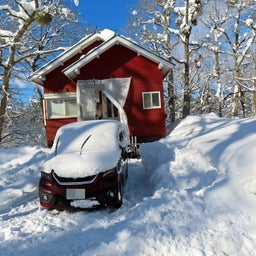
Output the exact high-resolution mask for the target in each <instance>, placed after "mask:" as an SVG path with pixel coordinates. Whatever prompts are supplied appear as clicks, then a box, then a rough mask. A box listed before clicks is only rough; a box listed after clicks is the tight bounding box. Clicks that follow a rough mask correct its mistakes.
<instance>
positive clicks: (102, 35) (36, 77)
mask: <svg viewBox="0 0 256 256" xmlns="http://www.w3.org/2000/svg"><path fill="white" fill-rule="evenodd" d="M114 35H115V32H114V31H112V30H110V29H103V30H102V31H99V32H94V33H92V34H89V35H86V36H85V37H84V38H82V39H81V40H80V41H78V42H77V43H76V44H74V45H73V46H71V47H69V48H68V49H67V50H65V51H64V52H62V53H60V54H59V55H58V56H57V57H56V58H54V59H53V60H51V61H49V62H48V63H46V64H45V65H43V66H42V67H41V68H39V69H37V70H36V71H35V72H33V73H32V74H31V75H30V76H29V77H28V79H29V80H30V81H32V82H36V83H38V84H42V81H43V79H42V78H40V76H42V75H45V74H48V73H50V72H51V71H52V70H53V69H54V68H55V67H57V66H58V65H59V62H65V61H66V60H67V58H68V57H69V56H70V55H72V54H73V55H72V56H74V54H76V53H77V49H79V47H83V46H84V45H88V44H90V43H91V42H93V40H97V39H101V40H103V41H106V40H109V39H110V38H111V37H113V36H114ZM72 51H73V52H72ZM70 52H71V54H68V53H70Z"/></svg>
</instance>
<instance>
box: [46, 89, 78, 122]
mask: <svg viewBox="0 0 256 256" xmlns="http://www.w3.org/2000/svg"><path fill="white" fill-rule="evenodd" d="M45 100H46V106H47V116H48V118H49V119H54V118H70V117H76V116H77V102H76V95H74V93H72V94H71V93H70V94H51V95H45Z"/></svg>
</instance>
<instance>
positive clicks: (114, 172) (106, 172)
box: [102, 168, 116, 178]
mask: <svg viewBox="0 0 256 256" xmlns="http://www.w3.org/2000/svg"><path fill="white" fill-rule="evenodd" d="M115 174H116V168H113V169H110V170H107V171H105V172H104V173H103V175H102V178H106V177H109V176H112V175H115Z"/></svg>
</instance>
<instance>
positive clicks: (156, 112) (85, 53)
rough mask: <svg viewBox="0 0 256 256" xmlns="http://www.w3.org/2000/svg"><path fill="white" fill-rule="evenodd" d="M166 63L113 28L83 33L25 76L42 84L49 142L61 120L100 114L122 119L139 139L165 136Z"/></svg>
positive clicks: (167, 70) (144, 139) (96, 117)
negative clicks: (51, 58) (164, 83)
mask: <svg viewBox="0 0 256 256" xmlns="http://www.w3.org/2000/svg"><path fill="white" fill-rule="evenodd" d="M171 68H172V63H171V62H169V61H168V60H166V59H164V58H162V57H160V56H158V55H156V54H154V53H153V52H151V51H148V50H146V49H145V48H143V47H141V46H139V45H138V44H136V43H135V42H133V41H131V40H129V39H127V38H125V37H123V36H120V35H116V34H115V33H114V32H113V31H110V30H103V31H101V32H98V33H95V34H91V35H89V36H87V37H85V38H83V39H82V40H81V41H79V42H78V43H77V44H75V45H74V46H72V47H71V48H69V49H68V50H66V51H65V52H63V53H62V54H60V55H59V56H58V57H57V58H55V59H54V60H52V61H51V62H49V63H47V64H46V65H45V66H43V67H42V68H40V69H38V70H37V71H36V72H35V73H33V74H32V75H31V77H30V79H31V81H33V82H35V83H37V84H40V85H41V86H43V88H44V119H45V125H46V135H47V142H48V146H51V144H52V141H53V139H54V137H55V134H56V131H57V129H58V128H59V127H61V126H62V125H64V124H67V123H70V122H76V121H77V120H91V119H99V118H102V119H108V118H112V119H119V120H120V121H121V122H123V123H126V124H127V125H128V127H129V132H130V136H131V137H132V138H133V141H137V142H138V143H142V142H149V141H154V140H158V139H159V138H161V137H164V136H165V135H166V126H165V119H166V114H165V107H164V95H163V79H164V77H165V76H166V75H167V74H168V72H169V71H170V69H171Z"/></svg>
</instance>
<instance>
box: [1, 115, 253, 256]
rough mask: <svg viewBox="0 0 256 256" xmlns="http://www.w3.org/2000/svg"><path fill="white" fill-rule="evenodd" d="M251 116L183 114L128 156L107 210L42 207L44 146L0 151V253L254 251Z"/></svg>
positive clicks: (76, 253)
mask: <svg viewBox="0 0 256 256" xmlns="http://www.w3.org/2000/svg"><path fill="white" fill-rule="evenodd" d="M255 127H256V119H254V118H250V119H243V120H230V119H225V118H221V119H220V118H218V117H216V116H215V115H213V114H210V115H204V116H189V117H187V118H186V119H185V120H182V121H181V122H180V123H179V124H178V126H177V127H176V128H175V129H174V130H173V131H172V132H171V133H170V134H169V135H168V136H167V137H166V138H164V139H162V140H160V141H157V142H153V143H148V144H143V145H142V146H141V149H140V153H141V156H142V159H141V160H131V161H130V163H129V168H130V172H129V178H128V182H127V186H126V190H125V196H124V197H125V198H124V204H123V206H122V207H121V208H120V209H119V210H117V211H114V212H110V211H108V210H103V211H93V212H75V213H70V212H65V211H64V212H60V213H58V214H55V212H48V211H47V210H42V209H40V208H39V203H38V196H37V182H38V178H39V175H40V167H41V165H42V163H43V161H44V157H45V155H46V153H47V149H43V148H30V147H25V148H11V149H6V150H0V164H1V165H0V173H1V175H0V222H1V230H0V247H1V251H0V254H1V255H43V254H45V255H57V254H59V255H86V256H87V255H179V256H180V255H186V256H187V255H191V256H194V255H196V256H197V255H199V256H200V255H207V256H208V255H239V256H240V255H246V256H247V255H255V249H256V242H255V241H256V232H255V229H256V221H255V217H254V215H255V211H256V181H255V180H256V174H255V167H256V166H255V165H256V161H255V157H254V156H255V153H256V133H255Z"/></svg>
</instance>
